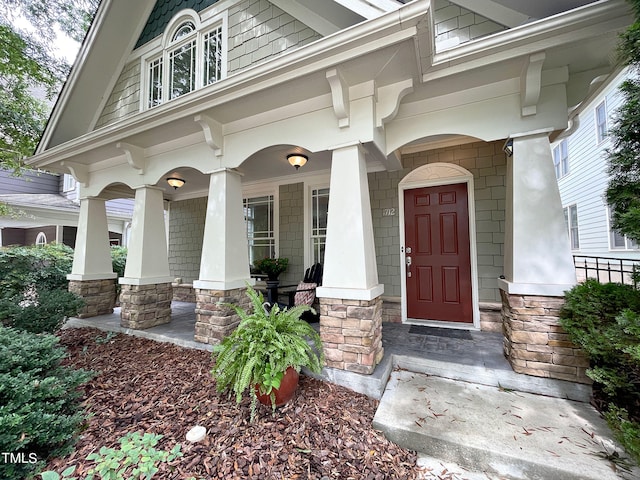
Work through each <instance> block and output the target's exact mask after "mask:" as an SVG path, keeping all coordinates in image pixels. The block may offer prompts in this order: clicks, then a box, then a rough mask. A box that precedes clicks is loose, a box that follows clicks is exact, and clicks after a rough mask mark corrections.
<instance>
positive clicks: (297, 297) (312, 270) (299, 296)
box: [278, 263, 322, 323]
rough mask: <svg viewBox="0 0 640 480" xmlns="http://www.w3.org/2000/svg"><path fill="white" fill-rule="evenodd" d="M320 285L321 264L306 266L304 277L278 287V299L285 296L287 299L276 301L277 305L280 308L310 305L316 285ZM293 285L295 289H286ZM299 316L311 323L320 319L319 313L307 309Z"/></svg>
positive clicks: (314, 295) (313, 299)
mask: <svg viewBox="0 0 640 480" xmlns="http://www.w3.org/2000/svg"><path fill="white" fill-rule="evenodd" d="M320 285H322V264H320V263H316V264H315V265H312V266H311V267H309V268H307V270H306V272H305V274H304V278H303V279H302V281H300V282H299V283H298V284H297V285H283V286H281V287H280V289H281V290H280V293H279V295H278V299H279V300H280V299H281V298H282V297H285V298H286V299H287V301H286V302H282V301H278V305H280V307H282V308H284V307H293V306H296V305H309V306H310V307H311V306H312V305H313V302H314V301H315V299H316V287H318V286H320ZM293 287H295V289H291V290H286V289H287V288H293ZM283 290H284V291H283ZM300 318H302V319H303V320H306V321H307V322H309V323H313V322H317V321H319V320H320V315H319V313H316V314H315V315H314V314H313V312H310V311H307V312H304V313H303V314H302V316H301V317H300Z"/></svg>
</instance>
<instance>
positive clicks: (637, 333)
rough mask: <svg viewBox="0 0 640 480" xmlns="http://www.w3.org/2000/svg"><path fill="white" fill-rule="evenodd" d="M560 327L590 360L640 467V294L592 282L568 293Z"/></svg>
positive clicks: (619, 433)
mask: <svg viewBox="0 0 640 480" xmlns="http://www.w3.org/2000/svg"><path fill="white" fill-rule="evenodd" d="M565 300H566V302H565V305H564V307H563V308H562V310H561V312H560V323H561V325H562V326H563V328H564V329H565V330H566V331H567V333H568V334H569V335H570V337H571V340H572V341H573V342H574V343H575V344H577V345H580V347H582V349H583V350H584V351H585V352H586V353H587V354H588V356H589V360H590V363H591V367H590V368H589V369H588V370H587V375H588V376H589V377H590V378H591V379H592V380H593V381H594V382H595V387H597V388H598V389H599V390H600V391H601V392H602V395H603V396H604V401H605V403H606V406H605V408H603V411H604V414H605V418H606V419H607V421H608V422H609V425H610V426H611V428H612V430H613V431H614V433H615V434H616V437H617V438H618V440H619V441H620V443H622V445H623V446H624V447H625V449H626V450H627V452H628V453H629V454H630V455H632V456H633V457H634V459H635V460H636V462H639V463H640V435H638V434H639V433H640V291H639V290H637V289H636V288H634V287H632V286H629V285H622V284H617V283H600V282H598V281H597V280H592V279H589V280H586V281H585V282H584V283H582V284H580V285H576V286H575V287H574V288H572V289H571V290H570V291H568V292H567V293H566V298H565Z"/></svg>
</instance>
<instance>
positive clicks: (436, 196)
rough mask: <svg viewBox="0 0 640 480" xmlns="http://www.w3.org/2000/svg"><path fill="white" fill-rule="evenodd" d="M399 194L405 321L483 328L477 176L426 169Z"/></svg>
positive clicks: (441, 166)
mask: <svg viewBox="0 0 640 480" xmlns="http://www.w3.org/2000/svg"><path fill="white" fill-rule="evenodd" d="M398 189H399V206H400V245H401V256H402V258H401V262H400V264H401V275H402V281H401V291H402V318H403V320H404V321H407V322H417V323H428V324H436V325H438V326H447V327H455V328H479V326H480V323H479V322H480V320H479V310H478V286H477V283H478V282H477V277H478V275H477V262H476V257H477V255H476V241H475V213H474V212H475V209H474V188H473V175H472V174H471V172H469V171H468V170H466V169H465V168H463V167H460V166H458V165H455V164H448V163H433V164H427V165H423V166H421V167H419V168H417V169H415V170H413V171H412V172H410V173H409V174H408V175H406V176H405V177H404V178H403V179H402V180H401V181H400V183H399V185H398Z"/></svg>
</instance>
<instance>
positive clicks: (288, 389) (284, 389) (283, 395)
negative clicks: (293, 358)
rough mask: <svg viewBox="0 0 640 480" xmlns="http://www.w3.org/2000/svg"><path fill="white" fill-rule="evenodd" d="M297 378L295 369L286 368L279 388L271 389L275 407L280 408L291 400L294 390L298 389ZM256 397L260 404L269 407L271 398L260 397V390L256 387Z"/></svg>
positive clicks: (268, 396) (267, 396)
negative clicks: (273, 394)
mask: <svg viewBox="0 0 640 480" xmlns="http://www.w3.org/2000/svg"><path fill="white" fill-rule="evenodd" d="M299 378H300V375H299V374H298V372H296V370H295V368H293V367H289V368H287V370H286V371H285V372H284V377H282V381H281V382H280V388H274V389H273V392H274V393H275V394H276V398H275V401H276V407H281V406H282V405H284V404H285V403H287V402H288V401H289V400H291V399H292V398H293V395H294V394H295V393H296V388H298V380H299ZM256 396H257V397H258V401H259V402H260V403H261V404H263V405H268V406H271V396H270V395H261V394H260V388H259V387H258V386H257V385H256Z"/></svg>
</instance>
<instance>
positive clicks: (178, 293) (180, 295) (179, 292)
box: [171, 283, 196, 303]
mask: <svg viewBox="0 0 640 480" xmlns="http://www.w3.org/2000/svg"><path fill="white" fill-rule="evenodd" d="M171 287H173V299H174V300H175V301H177V302H189V303H196V292H195V290H194V289H193V284H192V283H172V284H171Z"/></svg>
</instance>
